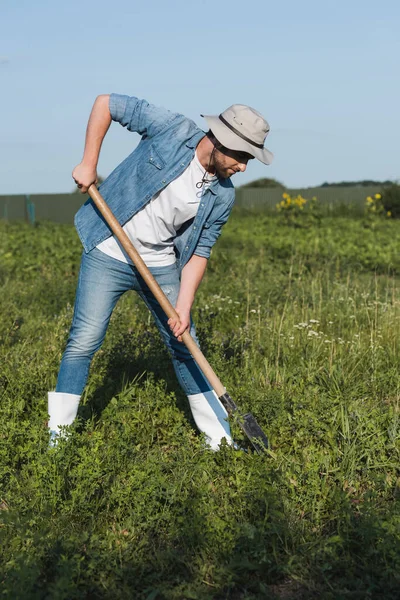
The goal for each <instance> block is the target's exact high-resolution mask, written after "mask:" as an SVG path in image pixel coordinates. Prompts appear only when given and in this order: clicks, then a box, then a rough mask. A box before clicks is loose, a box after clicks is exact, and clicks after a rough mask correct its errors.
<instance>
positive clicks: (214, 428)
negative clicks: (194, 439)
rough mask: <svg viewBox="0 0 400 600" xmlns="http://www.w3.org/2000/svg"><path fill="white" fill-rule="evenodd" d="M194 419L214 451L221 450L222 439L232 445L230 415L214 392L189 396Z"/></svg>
mask: <svg viewBox="0 0 400 600" xmlns="http://www.w3.org/2000/svg"><path fill="white" fill-rule="evenodd" d="M188 400H189V404H190V408H191V411H192V415H193V419H194V421H195V423H196V425H197V427H198V428H199V430H200V431H201V432H202V433H205V434H206V440H207V443H208V444H209V446H210V447H211V449H212V450H214V451H217V450H219V445H220V443H221V440H222V438H225V439H226V441H227V443H228V444H229V445H231V444H232V437H231V430H230V427H229V423H228V420H227V419H228V413H227V412H226V410H225V408H224V407H223V406H222V404H221V402H220V400H219V398H218V396H217V394H216V393H215V392H214V390H210V391H209V392H204V393H201V394H192V395H190V396H188Z"/></svg>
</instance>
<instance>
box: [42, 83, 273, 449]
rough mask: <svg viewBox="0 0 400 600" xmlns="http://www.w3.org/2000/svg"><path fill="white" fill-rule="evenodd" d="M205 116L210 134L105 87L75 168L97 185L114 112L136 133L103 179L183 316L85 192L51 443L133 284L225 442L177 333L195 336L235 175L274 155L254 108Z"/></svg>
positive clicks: (79, 178) (221, 413) (199, 410)
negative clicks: (199, 300)
mask: <svg viewBox="0 0 400 600" xmlns="http://www.w3.org/2000/svg"><path fill="white" fill-rule="evenodd" d="M204 118H205V119H206V121H207V124H208V126H209V128H210V129H209V131H208V133H205V132H204V131H202V130H201V129H199V127H197V125H196V124H195V123H194V122H193V121H191V120H190V119H188V118H186V117H184V116H183V115H181V114H178V113H173V112H170V111H168V110H166V109H164V108H159V107H155V106H153V105H151V104H149V103H148V102H147V101H146V100H140V99H138V98H135V97H128V96H122V95H118V94H111V95H101V96H98V97H97V99H96V101H95V103H94V105H93V109H92V112H91V115H90V118H89V122H88V126H87V131H86V142H85V150H84V156H83V159H82V162H81V163H80V164H79V165H78V166H77V167H75V169H74V170H73V172H72V176H73V178H74V180H75V182H76V184H77V186H78V188H80V190H81V192H82V193H86V192H87V190H88V188H89V187H90V185H91V184H92V183H94V182H96V181H97V163H98V159H99V154H100V148H101V144H102V142H103V139H104V137H105V135H106V133H107V131H108V128H109V126H110V124H111V121H112V120H113V121H118V122H119V123H120V124H121V125H122V126H123V127H127V129H128V130H129V131H136V132H137V133H139V134H140V135H141V141H140V143H139V145H138V146H137V148H136V149H135V150H134V151H133V152H132V153H131V154H130V155H129V156H128V157H127V158H126V159H125V160H124V161H123V162H122V163H121V164H120V165H119V166H118V167H117V168H116V169H115V170H114V171H113V172H112V173H111V175H109V177H107V179H106V180H105V181H104V183H103V184H102V186H101V193H102V196H103V197H104V199H105V200H106V202H107V204H108V205H109V207H110V208H111V210H112V212H113V213H114V215H115V217H116V218H117V220H118V221H119V223H120V224H121V225H122V226H123V229H124V231H125V233H126V234H127V235H128V237H129V239H130V240H131V242H132V243H133V245H134V246H135V248H136V249H137V250H138V252H139V254H140V256H141V257H142V259H143V260H144V262H145V264H146V265H147V266H148V267H149V269H150V272H151V273H152V275H153V276H154V278H155V279H156V281H157V283H158V284H159V286H160V287H161V289H162V290H163V292H164V294H165V295H166V296H167V298H168V299H169V301H170V302H171V303H172V304H173V306H175V309H176V312H177V314H178V315H179V320H175V319H168V318H167V317H166V316H165V314H164V312H163V310H162V309H161V307H160V305H159V304H158V302H157V300H156V299H155V298H154V296H153V295H152V293H151V292H150V291H149V289H148V288H147V286H146V284H145V283H144V281H143V279H142V278H141V276H140V275H139V273H138V272H137V270H136V267H134V265H133V263H132V261H131V260H130V259H129V257H128V256H127V255H126V253H125V251H124V250H123V248H122V246H121V245H120V243H119V242H118V240H117V239H116V238H115V237H114V236H113V235H112V232H111V230H110V228H109V227H108V225H107V223H106V222H105V221H104V219H103V218H102V216H101V215H100V213H99V212H98V210H97V209H96V207H95V205H94V203H93V201H92V200H88V201H87V202H86V203H85V204H84V205H83V206H82V207H81V208H80V210H79V211H78V213H77V214H76V216H75V226H76V229H77V231H78V234H79V237H80V239H81V241H82V244H83V247H84V252H83V254H82V261H81V266H80V272H79V279H78V287H77V291H76V299H75V307H74V315H73V321H72V325H71V330H70V333H69V337H68V341H67V346H66V349H65V351H64V354H63V357H62V361H61V366H60V371H59V374H58V379H57V386H56V390H55V391H52V392H49V393H48V412H49V416H50V419H49V423H48V426H49V429H50V435H51V441H50V443H51V445H54V444H56V442H57V438H58V436H59V435H60V427H63V426H66V425H71V424H72V422H73V421H74V419H75V417H76V414H77V411H78V406H79V400H80V396H81V394H82V391H83V389H84V387H85V385H86V381H87V378H88V373H89V367H90V363H91V360H92V358H93V355H94V354H95V352H96V351H97V350H98V349H99V348H100V346H101V344H102V342H103V340H104V337H105V334H106V330H107V326H108V323H109V320H110V317H111V314H112V311H113V309H114V307H115V305H116V303H117V301H118V299H119V298H120V297H121V295H122V294H123V293H124V292H126V291H128V290H135V291H137V292H138V294H139V295H140V297H141V298H142V299H143V301H144V302H145V303H146V305H147V306H148V308H149V310H150V311H151V313H152V315H153V317H154V319H155V322H156V325H157V327H158V329H159V331H160V333H161V335H162V337H163V340H164V342H165V344H166V346H167V348H168V350H169V352H170V354H171V356H172V362H173V366H174V369H175V373H176V376H177V378H178V381H179V383H180V385H181V386H182V389H183V390H184V392H185V394H186V395H187V397H188V400H189V405H190V408H191V411H192V414H193V418H194V421H195V423H196V425H197V427H198V428H199V430H200V431H201V432H202V433H204V434H205V437H206V441H207V443H208V445H209V446H210V447H211V449H212V450H218V448H219V444H220V442H221V440H222V439H223V438H225V439H226V441H227V443H228V444H231V443H232V438H231V434H230V428H229V423H228V421H227V413H226V410H225V408H224V407H223V406H222V404H221V402H220V401H219V399H218V397H217V395H216V394H215V392H214V391H213V390H212V389H211V387H210V385H209V383H208V382H207V380H206V379H205V377H204V375H203V374H202V372H201V371H200V369H199V368H198V367H197V365H196V363H195V361H194V360H193V358H192V356H191V355H190V353H189V351H188V350H187V348H186V347H185V346H184V344H183V343H182V342H181V338H180V336H181V335H182V333H183V332H184V331H185V330H187V329H188V330H189V331H190V334H191V335H192V337H193V338H194V339H195V341H196V343H197V344H198V340H197V338H196V333H195V327H194V323H193V321H192V320H191V316H190V311H191V307H192V304H193V301H194V298H195V294H196V291H197V289H198V287H199V285H200V282H201V280H202V278H203V276H204V273H205V270H206V267H207V261H208V259H209V257H210V252H211V248H212V247H213V245H214V244H215V242H216V240H217V238H218V237H219V235H220V233H221V228H222V226H223V225H224V224H225V223H226V221H227V219H228V217H229V214H230V212H231V209H232V206H233V203H234V199H235V192H234V187H233V184H232V182H231V180H230V177H231V176H232V175H234V174H235V173H237V172H239V171H240V172H244V171H245V170H246V166H247V163H248V161H249V160H251V159H252V158H257V159H258V160H260V161H261V162H262V163H264V164H267V165H268V164H270V162H271V161H272V158H273V155H272V154H271V152H269V151H268V150H267V149H265V148H264V141H265V138H266V136H267V134H268V132H269V125H268V123H267V122H266V121H265V119H264V118H263V117H262V116H261V115H260V114H259V113H258V112H257V111H255V110H254V109H252V108H250V107H249V106H244V105H241V104H235V105H233V106H230V107H229V108H228V109H226V110H225V111H224V112H223V113H221V114H220V115H219V116H218V115H217V116H205V117H204Z"/></svg>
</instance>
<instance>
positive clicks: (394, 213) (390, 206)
mask: <svg viewBox="0 0 400 600" xmlns="http://www.w3.org/2000/svg"><path fill="white" fill-rule="evenodd" d="M382 204H383V206H384V209H385V211H386V213H387V214H388V213H390V214H388V216H390V217H392V219H400V184H398V183H393V184H392V185H390V186H389V187H386V188H385V189H384V190H383V191H382Z"/></svg>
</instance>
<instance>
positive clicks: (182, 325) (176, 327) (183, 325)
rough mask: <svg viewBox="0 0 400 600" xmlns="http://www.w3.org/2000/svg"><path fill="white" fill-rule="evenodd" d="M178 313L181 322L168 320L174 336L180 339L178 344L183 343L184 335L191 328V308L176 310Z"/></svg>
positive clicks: (172, 319)
mask: <svg viewBox="0 0 400 600" xmlns="http://www.w3.org/2000/svg"><path fill="white" fill-rule="evenodd" d="M175 310H176V312H177V313H178V316H179V320H177V319H174V318H171V319H168V325H169V328H170V330H171V332H172V333H173V335H174V336H175V337H176V338H178V342H181V341H182V337H181V336H182V333H183V332H184V331H186V330H187V329H189V328H190V308H189V309H186V308H178V307H176V308H175Z"/></svg>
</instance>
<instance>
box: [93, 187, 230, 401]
mask: <svg viewBox="0 0 400 600" xmlns="http://www.w3.org/2000/svg"><path fill="white" fill-rule="evenodd" d="M88 193H89V195H90V197H91V199H92V200H93V202H94V203H95V205H96V206H97V208H98V209H99V211H100V212H101V214H102V215H103V217H104V219H105V221H106V222H107V223H108V225H109V226H110V229H111V230H112V232H113V233H114V235H115V237H116V238H117V239H118V240H119V242H120V243H121V244H122V246H123V248H124V250H125V252H126V253H127V255H128V256H129V258H130V259H131V260H132V262H133V264H134V265H135V267H136V268H137V270H138V271H139V273H140V275H141V276H142V277H143V279H144V281H145V282H146V284H147V285H148V287H149V289H150V290H151V292H152V293H153V295H154V297H155V298H156V300H157V301H158V303H159V304H160V306H161V308H162V309H163V311H164V312H165V314H166V315H167V317H168V318H169V319H170V318H175V319H178V321H179V315H178V313H177V312H176V310H175V309H174V307H173V306H172V304H171V303H170V301H169V300H168V298H167V297H166V295H165V294H164V292H163V291H162V289H161V288H160V286H159V285H158V283H157V281H156V280H155V279H154V277H153V275H152V274H151V273H150V271H149V269H148V268H147V267H146V265H145V264H144V262H143V260H142V258H141V256H140V254H139V252H138V251H137V250H136V248H135V247H134V245H133V244H132V242H131V241H130V239H129V238H128V236H127V235H126V233H125V231H124V230H123V229H122V227H121V225H120V224H119V223H118V221H117V219H116V218H115V217H114V215H113V213H112V212H111V210H110V209H109V207H108V205H107V204H106V202H105V200H104V198H103V197H102V195H101V194H100V192H99V190H98V189H97V187H96V186H95V184H94V183H92V185H91V186H90V187H89V189H88ZM182 342H183V343H184V344H185V346H186V348H187V349H188V350H189V352H190V354H191V355H192V356H193V358H194V360H195V361H196V363H197V364H198V366H199V367H200V369H201V371H202V372H203V374H204V376H205V377H206V378H207V380H208V382H209V384H210V385H211V387H212V388H213V389H214V390H215V392H216V394H217V395H218V397H220V396H222V395H223V394H224V393H225V388H224V386H223V385H222V383H221V381H220V380H219V378H218V377H217V375H216V374H215V373H214V371H213V369H212V367H211V365H210V364H209V362H208V361H207V359H206V357H205V356H204V354H203V353H202V351H201V350H200V348H199V347H198V346H197V344H196V342H195V341H194V339H193V338H192V336H191V335H190V333H189V331H187V330H186V331H185V332H184V333H183V334H182Z"/></svg>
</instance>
